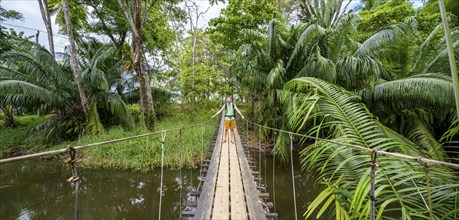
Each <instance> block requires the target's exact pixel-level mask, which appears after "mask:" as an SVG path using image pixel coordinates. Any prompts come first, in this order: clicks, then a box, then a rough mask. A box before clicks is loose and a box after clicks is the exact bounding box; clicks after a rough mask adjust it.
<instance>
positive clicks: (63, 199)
mask: <svg viewBox="0 0 459 220" xmlns="http://www.w3.org/2000/svg"><path fill="white" fill-rule="evenodd" d="M195 173H197V171H195V170H194V171H193V170H182V175H183V176H182V179H180V172H179V170H168V171H166V172H164V179H163V180H164V183H163V186H164V188H163V194H164V197H163V199H162V211H161V214H162V217H164V218H165V219H178V218H179V216H180V204H181V203H180V198H181V195H180V191H181V190H180V187H181V185H182V184H183V186H184V187H183V190H182V204H184V202H185V201H186V194H187V193H189V192H190V191H191V190H194V189H195V187H196V186H197V183H198V182H197V181H196V180H194V179H196V174H195ZM193 174H195V175H193ZM70 175H71V171H70V169H69V168H68V167H64V166H63V165H62V164H60V163H59V162H56V161H43V160H30V161H25V162H18V163H12V164H6V165H2V166H0V219H73V218H74V217H75V184H71V183H68V182H65V179H66V178H68V177H69V176H70ZM79 175H80V177H81V179H80V182H79V190H78V191H79V193H78V203H79V204H78V205H79V209H80V217H81V219H123V218H125V219H156V218H158V209H159V186H160V182H159V181H160V170H159V169H158V170H157V171H153V172H148V173H141V172H132V171H116V170H80V171H79ZM193 176H194V179H193Z"/></svg>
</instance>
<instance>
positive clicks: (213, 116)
mask: <svg viewBox="0 0 459 220" xmlns="http://www.w3.org/2000/svg"><path fill="white" fill-rule="evenodd" d="M224 108H225V107H224V106H223V107H222V108H221V109H220V110H218V112H217V113H215V115H212V117H211V118H215V116H217V115H218V114H220V113H221V112H222V111H223V109H224Z"/></svg>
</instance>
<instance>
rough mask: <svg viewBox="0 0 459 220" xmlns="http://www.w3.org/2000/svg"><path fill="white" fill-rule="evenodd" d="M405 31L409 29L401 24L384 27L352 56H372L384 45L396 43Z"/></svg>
mask: <svg viewBox="0 0 459 220" xmlns="http://www.w3.org/2000/svg"><path fill="white" fill-rule="evenodd" d="M407 29H409V27H407V26H406V24H403V23H399V24H394V25H390V26H388V27H385V28H384V29H382V30H380V31H378V32H376V33H375V34H373V35H372V36H371V37H369V38H368V39H367V40H365V41H364V42H363V43H362V45H360V47H359V49H358V50H357V51H356V52H355V53H354V55H353V56H360V55H369V54H374V53H375V52H376V51H378V49H379V48H382V47H383V46H384V45H386V44H388V43H391V42H395V41H397V40H398V38H399V35H400V34H402V33H403V32H406V30H407Z"/></svg>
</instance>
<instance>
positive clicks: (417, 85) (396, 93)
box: [361, 74, 454, 112]
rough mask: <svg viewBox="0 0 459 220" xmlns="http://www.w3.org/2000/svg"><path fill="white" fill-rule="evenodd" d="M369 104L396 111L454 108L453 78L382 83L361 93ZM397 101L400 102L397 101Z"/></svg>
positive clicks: (428, 77)
mask: <svg viewBox="0 0 459 220" xmlns="http://www.w3.org/2000/svg"><path fill="white" fill-rule="evenodd" d="M361 95H362V98H363V99H364V100H365V103H377V107H378V108H386V109H387V110H390V111H392V112H395V111H400V110H401V109H414V108H426V107H429V108H433V109H439V110H444V109H445V108H454V93H453V85H452V82H451V79H449V78H448V77H446V76H443V75H441V74H424V75H417V76H413V77H409V78H405V79H400V80H394V81H389V82H385V83H381V84H378V85H376V86H375V87H374V89H373V90H370V89H366V90H364V91H362V93H361ZM394 100H397V101H394Z"/></svg>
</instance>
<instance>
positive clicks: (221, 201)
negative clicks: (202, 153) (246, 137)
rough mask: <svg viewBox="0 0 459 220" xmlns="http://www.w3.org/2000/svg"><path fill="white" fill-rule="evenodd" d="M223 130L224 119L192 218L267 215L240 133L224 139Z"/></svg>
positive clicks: (255, 216)
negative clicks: (233, 138) (233, 137)
mask: <svg viewBox="0 0 459 220" xmlns="http://www.w3.org/2000/svg"><path fill="white" fill-rule="evenodd" d="M223 133H224V132H223V119H222V120H221V123H220V126H219V131H218V135H217V140H216V143H215V147H214V150H213V153H212V159H211V161H210V164H209V169H208V171H207V175H206V178H205V182H204V185H203V187H202V191H201V194H200V196H199V200H198V206H197V208H196V212H195V214H194V217H193V218H192V219H266V215H265V211H264V210H263V207H262V205H261V203H260V201H259V194H258V191H257V186H256V182H255V180H254V179H253V176H252V171H251V169H250V167H249V163H248V160H247V158H246V155H245V152H244V149H243V147H242V143H241V140H240V137H239V133H238V132H237V129H235V141H236V143H231V142H230V140H231V139H230V138H227V142H225V143H221V140H222V138H223Z"/></svg>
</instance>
